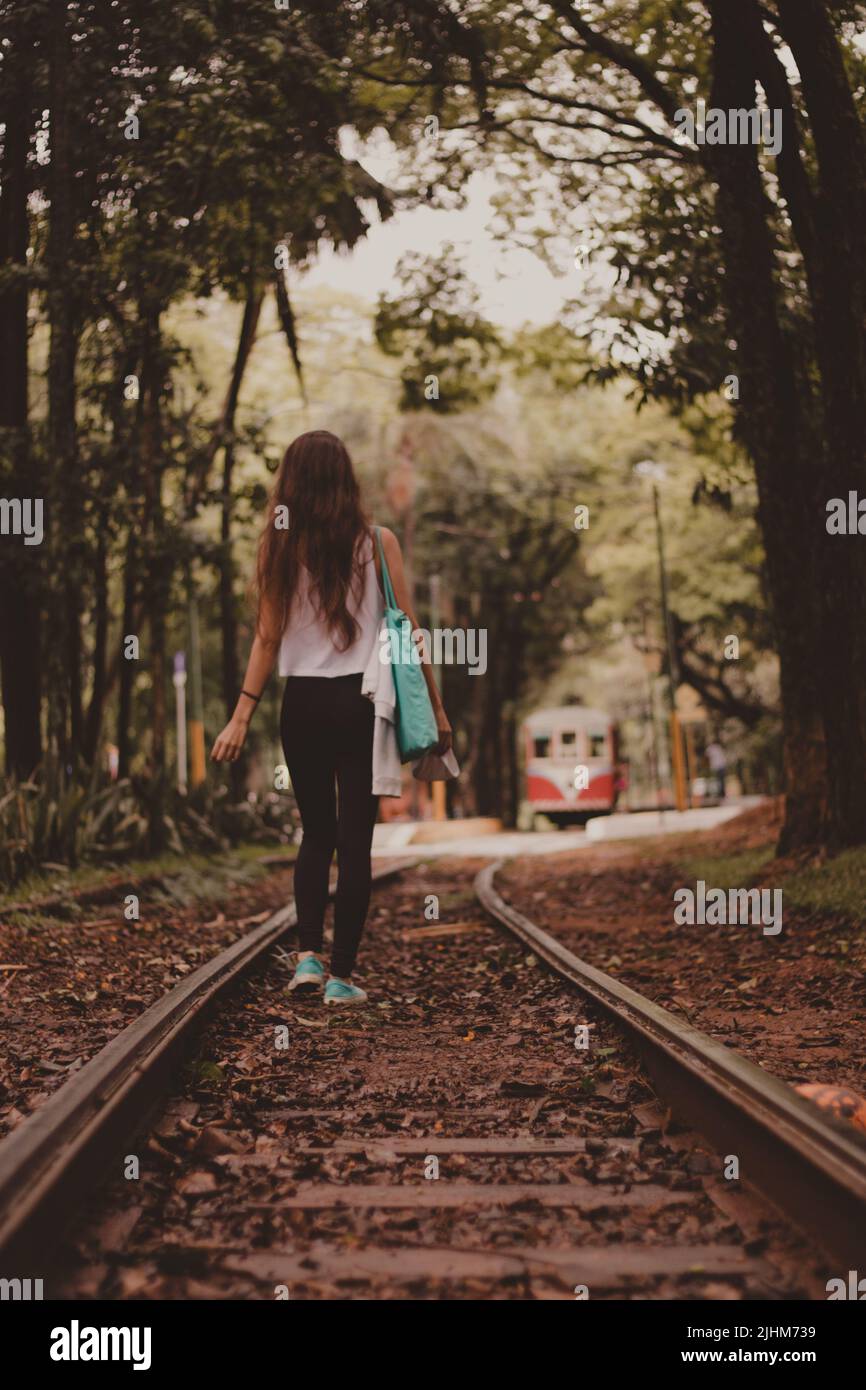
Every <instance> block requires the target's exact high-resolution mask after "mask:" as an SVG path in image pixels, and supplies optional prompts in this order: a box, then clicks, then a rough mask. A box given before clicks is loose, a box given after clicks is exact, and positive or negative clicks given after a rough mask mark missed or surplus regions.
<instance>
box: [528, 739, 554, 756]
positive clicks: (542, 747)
mask: <svg viewBox="0 0 866 1390" xmlns="http://www.w3.org/2000/svg"><path fill="white" fill-rule="evenodd" d="M532 756H533V757H534V758H549V757H550V735H549V734H536V736H535V738H534V739H533V740H532Z"/></svg>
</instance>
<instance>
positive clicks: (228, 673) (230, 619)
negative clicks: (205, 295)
mask: <svg viewBox="0 0 866 1390" xmlns="http://www.w3.org/2000/svg"><path fill="white" fill-rule="evenodd" d="M263 297H264V291H263V290H262V288H261V286H260V285H258V284H257V283H252V282H251V284H250V286H249V289H248V290H247V297H246V302H245V303H244V312H243V318H242V320H241V330H240V335H239V337H238V346H237V352H236V354H235V364H234V369H233V371H232V379H231V383H230V386H229V391H228V395H227V397H226V406H225V410H224V412H223V422H222V428H223V441H224V448H223V475H222V489H221V494H220V542H221V545H220V560H219V592H220V628H221V634H222V681H223V702H224V704H225V708H226V717H227V718H230V717H231V714H232V711H233V710H234V707H235V705H236V704H237V698H238V693H239V691H240V684H241V675H240V666H239V662H238V623H237V612H236V609H235V566H234V557H233V554H232V523H233V520H234V487H233V482H234V477H233V475H234V465H235V434H234V431H235V420H236V417H237V407H238V401H239V399H240V393H241V386H242V384H243V378H244V373H245V371H246V367H247V363H248V362H249V358H250V353H251V352H252V348H253V343H254V342H255V337H256V329H257V327H258V322H259V314H260V313H261V308H262V299H263ZM256 693H258V692H256ZM230 776H231V784H232V794H233V795H234V797H235V798H236V799H240V797H241V796H242V795H243V786H244V781H245V778H246V759H245V758H239V759H238V760H237V762H235V763H233V764H232V766H231V769H230Z"/></svg>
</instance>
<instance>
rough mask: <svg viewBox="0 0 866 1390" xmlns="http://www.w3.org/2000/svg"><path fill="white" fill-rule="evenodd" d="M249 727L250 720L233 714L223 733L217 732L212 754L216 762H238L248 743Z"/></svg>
mask: <svg viewBox="0 0 866 1390" xmlns="http://www.w3.org/2000/svg"><path fill="white" fill-rule="evenodd" d="M248 728H249V721H248V720H246V719H240V718H238V716H237V715H236V714H235V715H233V716H232V718H231V719H230V720H229V722H228V724H226V726H225V728H224V729H223V731H222V733H221V734H217V737H216V741H215V743H214V746H213V748H212V749H211V754H210V755H211V757H212V758H213V760H214V762H215V763H234V762H237V760H238V758H239V757H240V755H241V749H242V748H243V746H244V744H245V743H246V738H247V730H248Z"/></svg>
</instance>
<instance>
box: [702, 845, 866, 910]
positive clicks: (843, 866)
mask: <svg viewBox="0 0 866 1390" xmlns="http://www.w3.org/2000/svg"><path fill="white" fill-rule="evenodd" d="M677 865H678V867H679V868H680V869H681V870H682V873H683V875H684V877H685V878H686V879H687V880H692V879H693V880H694V881H695V882H697V880H698V879H703V880H704V882H705V883H706V884H707V885H708V887H711V888H725V889H728V888H750V887H752V886H754V885H755V884H756V883H758V882H760V883H762V884H764V885H765V886H767V887H773V888H781V889H782V891H783V893H784V895H785V897H784V901H785V904H786V906H788V907H799V908H803V909H804V910H805V911H808V912H827V913H834V914H836V915H838V916H840V917H845V918H847V919H849V920H852V921H855V922H860V923H866V848H858V849H849V850H844V851H843V852H842V853H841V854H837V855H836V856H835V857H834V858H832V859H827V860H825V861H824V862H823V863H820V864H817V863H816V864H809V865H805V866H800V867H798V866H792V865H790V864H785V865H780V866H779V868H778V870H773V851H772V848H771V847H770V846H762V847H760V848H758V849H749V850H742V851H741V852H740V853H739V854H723V855H710V854H701V855H689V856H688V857H682V858H680V857H678V858H677Z"/></svg>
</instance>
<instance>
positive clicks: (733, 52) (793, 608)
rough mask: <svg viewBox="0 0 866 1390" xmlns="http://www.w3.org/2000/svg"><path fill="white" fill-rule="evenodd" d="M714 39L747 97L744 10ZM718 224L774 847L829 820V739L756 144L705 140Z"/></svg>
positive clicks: (801, 470)
mask: <svg viewBox="0 0 866 1390" xmlns="http://www.w3.org/2000/svg"><path fill="white" fill-rule="evenodd" d="M709 9H710V13H711V18H712V31H713V45H714V76H713V90H712V98H711V100H712V105H713V106H715V107H721V108H723V109H725V110H728V109H732V108H750V107H752V106H753V105H754V104H755V96H756V93H755V78H754V72H753V70H752V66H751V63H750V60H749V54H748V51H747V49H746V47H745V46H744V44H743V42H742V28H741V25H740V23H739V20H740V19H741V15H739V14H738V13H737V9H738V7H737V6H732V5H730V4H729V3H728V0H709ZM712 172H713V175H714V177H715V179H716V182H717V187H718V194H717V208H718V215H719V222H720V225H721V228H722V242H723V251H724V259H725V272H726V273H725V283H726V298H727V307H728V314H729V322H730V327H731V332H732V334H733V336H734V337H735V339H736V341H737V364H738V370H739V373H740V381H741V385H740V401H741V405H740V417H739V424H740V428H741V431H742V434H743V436H744V439H745V441H746V443H747V446H748V449H749V452H750V454H751V456H752V458H753V460H754V464H755V472H756V477H757V483H758V497H759V502H758V516H759V521H760V525H761V531H762V534H763V538H764V545H765V549H766V555H767V575H768V584H769V589H770V601H771V607H772V612H773V620H774V625H775V630H776V635H777V646H778V652H779V661H780V679H781V691H782V705H783V743H784V760H785V771H786V779H787V800H786V817H785V825H784V827H783V831H782V836H781V841H780V847H781V848H782V849H783V850H790V849H793V848H796V847H798V846H801V845H803V846H805V845H814V844H816V843H819V842H820V841H821V840H822V838H823V836H824V834H825V830H826V819H827V778H826V749H825V743H824V735H823V722H822V718H821V705H820V701H819V690H818V681H819V678H820V672H819V671H818V669H817V666H816V662H815V652H816V650H817V649H818V617H817V593H816V590H817V582H816V581H817V576H816V572H815V570H816V565H815V547H814V541H813V537H814V525H810V522H811V523H814V519H815V518H816V514H817V506H818V495H817V493H818V489H817V484H816V479H815V474H816V471H817V470H816V469H815V467H814V462H815V460H814V457H813V453H812V450H811V449H810V447H809V446H810V437H811V436H810V429H809V421H808V414H807V411H808V401H809V388H808V384H807V383H806V382H805V381H804V380H803V379H802V378H801V377H799V376H798V374H797V371H796V366H795V356H794V352H793V351H792V348H791V345H790V343H789V341H788V339H787V338H786V336H785V334H784V332H783V330H782V328H781V324H780V321H779V311H778V303H777V292H776V285H775V280H774V263H773V245H772V241H771V237H770V232H769V230H768V225H767V207H766V199H765V195H764V189H763V184H762V181H761V173H760V168H759V165H758V159H757V152H756V150H755V148H754V146H751V145H719V146H715V147H713V148H712Z"/></svg>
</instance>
